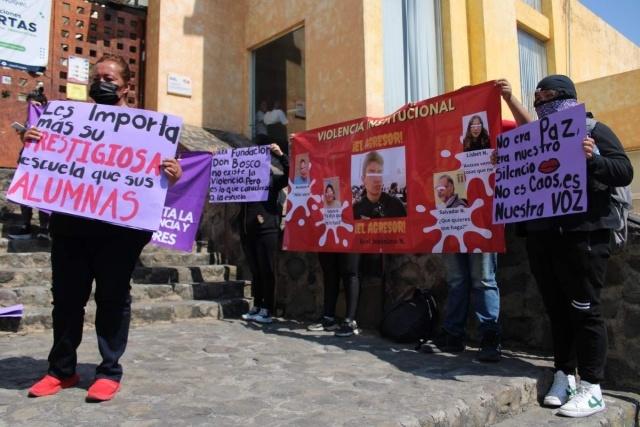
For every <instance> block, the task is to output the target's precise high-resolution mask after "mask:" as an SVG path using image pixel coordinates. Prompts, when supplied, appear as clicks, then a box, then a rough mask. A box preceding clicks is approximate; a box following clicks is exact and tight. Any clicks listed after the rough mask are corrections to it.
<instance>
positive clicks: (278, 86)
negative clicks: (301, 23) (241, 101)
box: [251, 27, 306, 150]
mask: <svg viewBox="0 0 640 427" xmlns="http://www.w3.org/2000/svg"><path fill="white" fill-rule="evenodd" d="M304 63H305V41H304V27H301V28H298V29H296V30H294V31H291V32H289V33H287V34H285V35H283V36H282V37H279V38H277V39H275V40H273V41H271V42H269V43H267V44H265V45H264V46H261V47H259V48H257V49H255V50H254V51H253V81H252V87H253V95H252V97H251V98H252V99H251V101H252V105H253V108H252V109H251V110H252V134H253V137H254V138H255V139H256V140H257V141H258V142H260V141H264V142H266V141H267V140H266V139H264V138H263V137H262V136H261V135H264V133H265V132H267V133H268V140H269V141H270V142H273V141H274V140H275V142H278V143H279V144H283V148H284V149H285V150H286V147H287V141H288V135H289V134H291V133H295V132H300V131H303V130H305V129H306V97H305V68H304ZM265 104H266V108H267V111H273V110H274V108H277V107H278V106H279V109H280V110H282V112H283V113H284V117H285V120H280V122H281V123H280V124H279V125H278V124H276V126H274V125H273V123H269V124H264V125H263V123H261V120H262V118H263V117H264V114H261V112H262V113H264V111H261V106H262V107H264V106H265ZM269 117H270V118H273V117H275V115H273V114H272V115H270V116H269ZM271 121H273V120H271ZM282 122H284V123H282ZM266 127H268V128H269V129H268V130H267V129H265V128H266Z"/></svg>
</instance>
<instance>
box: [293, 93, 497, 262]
mask: <svg viewBox="0 0 640 427" xmlns="http://www.w3.org/2000/svg"><path fill="white" fill-rule="evenodd" d="M500 132H501V113H500V93H499V89H498V88H497V87H496V86H495V83H494V82H487V83H483V84H481V85H477V86H470V87H467V88H464V89H461V90H458V91H455V92H451V93H447V94H444V95H442V96H438V97H436V98H431V99H427V100H424V101H421V102H418V103H415V104H407V105H405V106H404V107H402V108H400V109H399V110H398V111H396V112H394V113H393V114H391V115H389V116H386V117H381V118H371V117H364V118H360V119H356V120H351V121H348V122H343V123H338V124H334V125H331V126H326V127H323V128H318V129H313V130H309V131H306V132H301V133H298V134H295V135H293V143H292V145H291V153H290V163H291V167H290V176H289V195H288V198H287V206H286V216H285V222H286V226H285V233H284V242H283V248H284V249H285V250H291V251H313V252H369V253H372V252H374V253H377V252H383V253H384V252H386V253H406V252H409V253H414V252H415V253H431V252H433V253H437V252H504V250H505V245H504V228H503V226H502V225H496V224H493V223H492V204H493V200H492V199H493V186H494V179H495V178H494V167H493V165H492V163H491V154H492V152H493V150H494V149H495V146H496V145H495V144H496V137H497V135H498V133H500Z"/></svg>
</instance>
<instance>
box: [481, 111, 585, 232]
mask: <svg viewBox="0 0 640 427" xmlns="http://www.w3.org/2000/svg"><path fill="white" fill-rule="evenodd" d="M585 117H586V113H585V108H584V105H583V104H581V105H578V106H577V107H574V108H571V109H568V110H564V111H560V112H557V113H554V114H551V115H549V116H547V117H544V118H543V119H541V120H538V121H535V122H532V123H529V124H527V125H524V126H520V127H518V128H516V129H513V130H511V131H509V132H505V133H503V134H502V135H499V136H498V157H497V158H498V168H497V170H496V186H495V196H494V199H493V219H494V222H495V223H496V224H506V223H511V222H521V221H527V220H531V219H536V218H545V217H551V216H560V215H567V214H573V213H579V212H585V211H586V210H587V194H586V188H587V187H586V181H587V175H586V164H587V162H586V158H585V155H584V151H583V149H582V140H583V139H584V137H585V136H586V120H585Z"/></svg>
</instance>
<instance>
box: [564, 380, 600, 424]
mask: <svg viewBox="0 0 640 427" xmlns="http://www.w3.org/2000/svg"><path fill="white" fill-rule="evenodd" d="M600 411H604V398H603V397H602V391H601V390H600V384H591V383H588V382H587V381H584V380H580V385H579V386H578V390H577V391H576V394H575V395H574V396H572V397H571V398H570V399H569V401H568V402H567V403H565V404H564V405H562V406H561V407H560V409H559V410H558V413H559V414H560V415H564V416H565V417H588V416H589V415H593V414H595V413H596V412H600Z"/></svg>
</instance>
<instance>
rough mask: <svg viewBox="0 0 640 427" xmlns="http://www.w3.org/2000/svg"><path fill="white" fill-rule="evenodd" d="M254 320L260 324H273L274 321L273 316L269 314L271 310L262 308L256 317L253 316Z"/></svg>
mask: <svg viewBox="0 0 640 427" xmlns="http://www.w3.org/2000/svg"><path fill="white" fill-rule="evenodd" d="M251 320H253V321H254V322H258V323H271V322H273V319H272V318H271V315H270V314H269V310H267V309H266V308H261V309H260V312H259V313H258V314H256V315H255V316H253V319H251Z"/></svg>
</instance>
